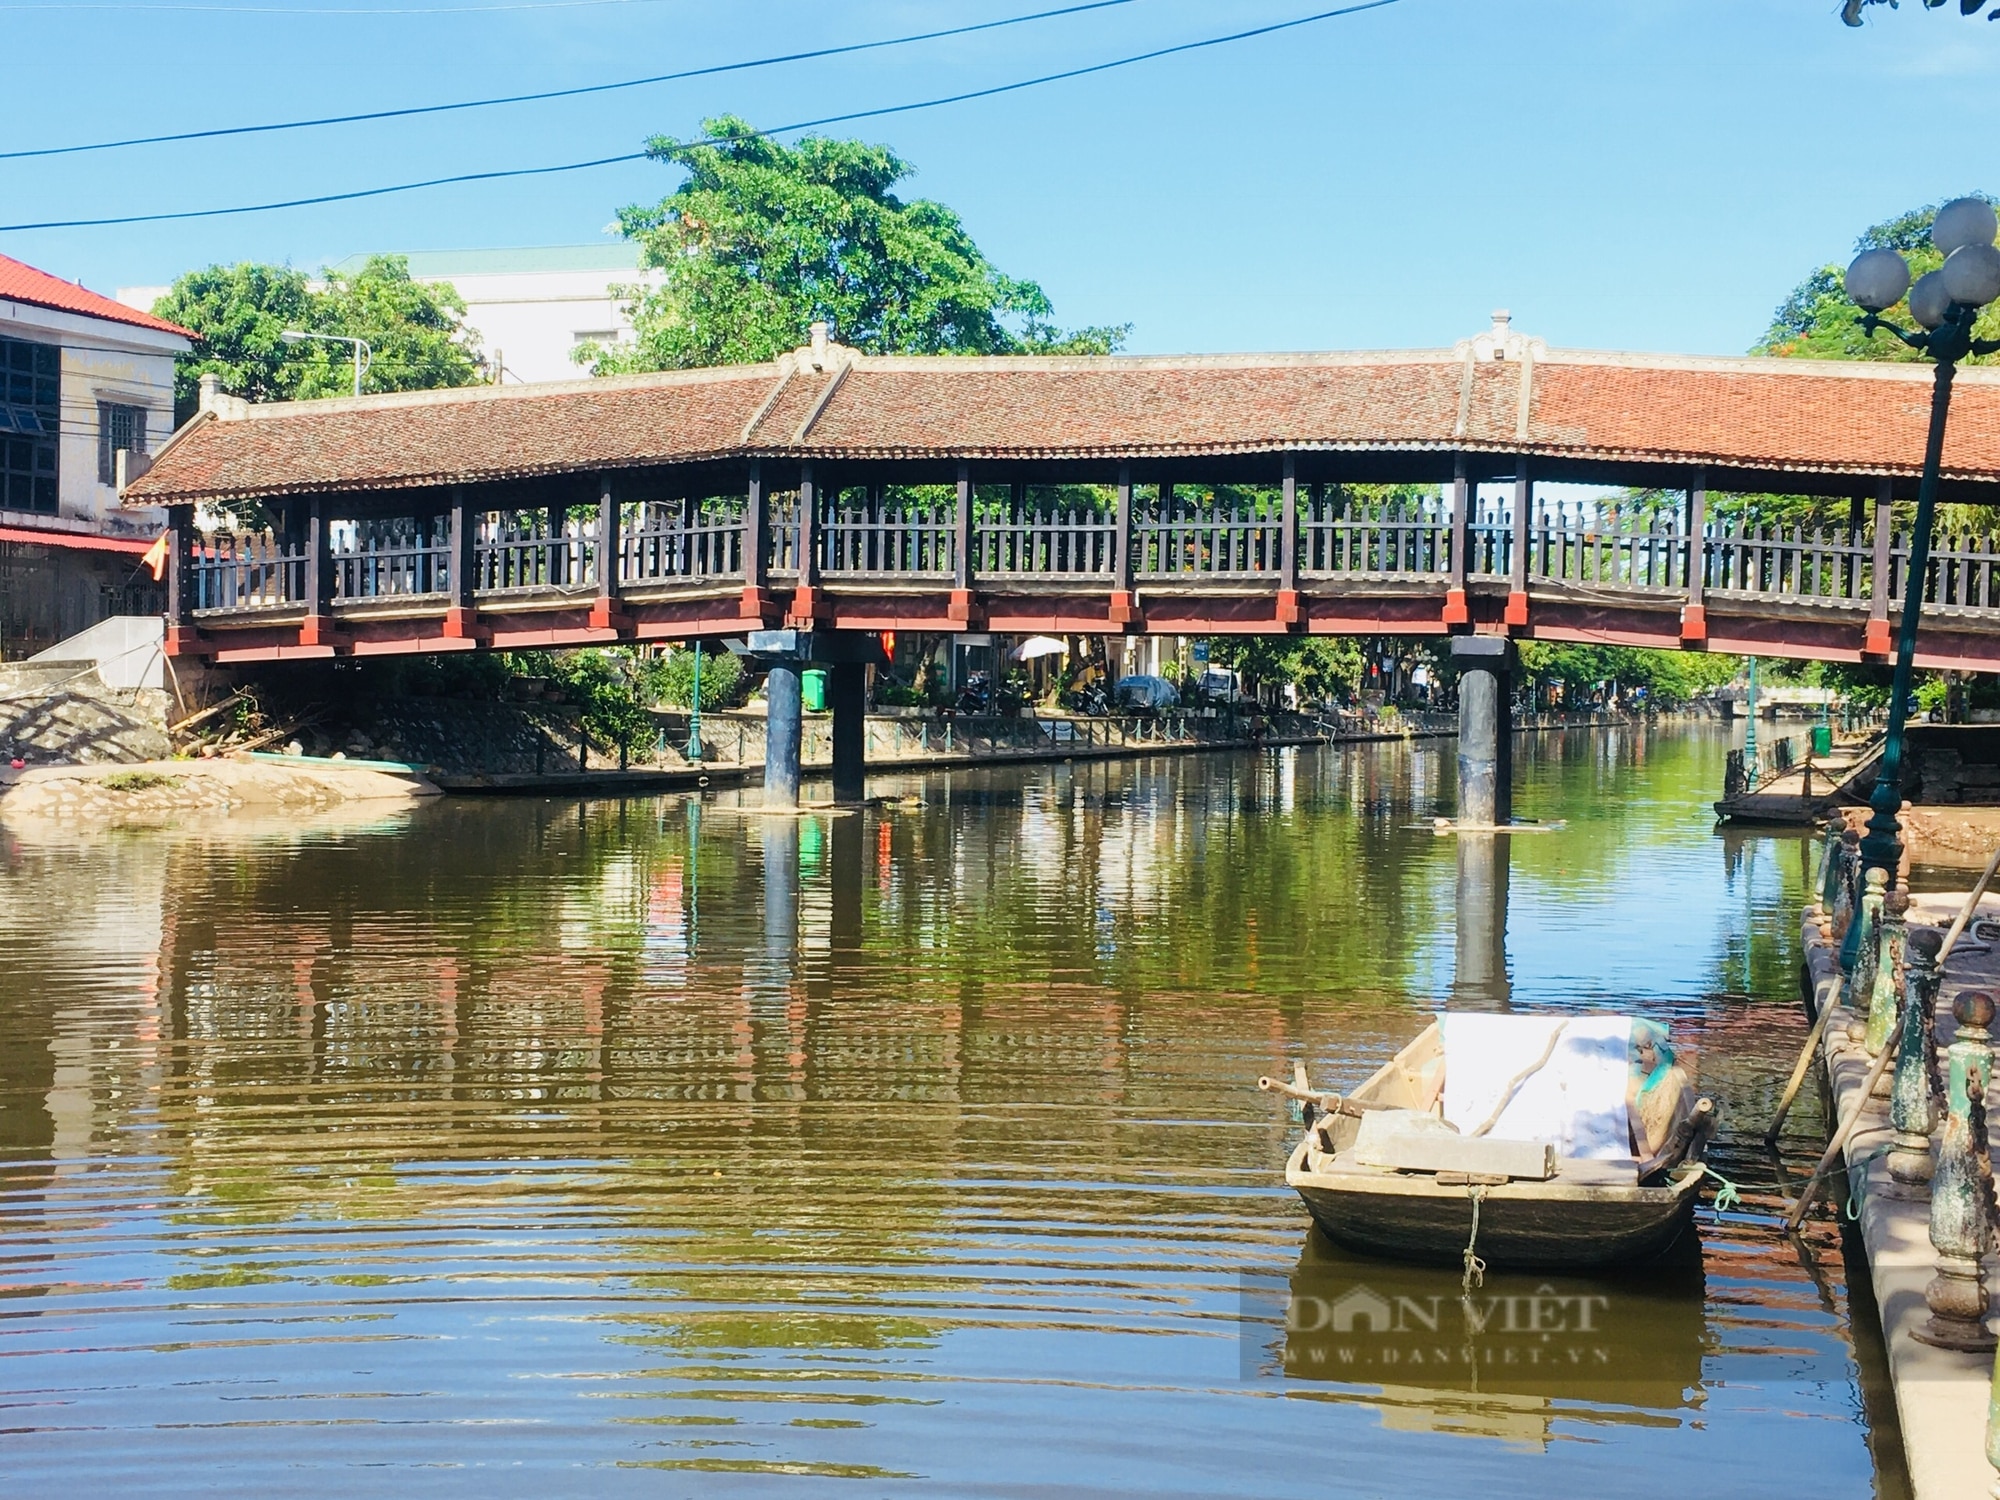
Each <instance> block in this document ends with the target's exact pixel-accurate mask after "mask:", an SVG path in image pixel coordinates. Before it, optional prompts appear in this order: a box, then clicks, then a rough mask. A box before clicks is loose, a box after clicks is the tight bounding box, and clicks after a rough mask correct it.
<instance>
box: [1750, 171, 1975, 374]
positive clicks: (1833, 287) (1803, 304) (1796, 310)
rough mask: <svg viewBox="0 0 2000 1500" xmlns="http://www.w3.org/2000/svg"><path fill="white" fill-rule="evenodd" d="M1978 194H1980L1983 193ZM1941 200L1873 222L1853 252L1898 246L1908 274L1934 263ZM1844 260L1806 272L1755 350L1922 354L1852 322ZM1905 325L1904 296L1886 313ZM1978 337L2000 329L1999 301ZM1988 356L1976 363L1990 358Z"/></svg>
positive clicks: (1882, 356)
mask: <svg viewBox="0 0 2000 1500" xmlns="http://www.w3.org/2000/svg"><path fill="white" fill-rule="evenodd" d="M1976 196H1980V197H1984V196H1986V195H1985V194H1978V195H1976ZM1940 207H1942V204H1938V203H1930V204H1926V205H1925V206H1924V207H1922V208H1913V209H1911V210H1910V211H1909V212H1907V213H1901V214H1898V215H1896V217H1895V218H1893V219H1885V220H1883V221H1882V222H1881V223H1880V224H1871V225H1870V226H1869V227H1868V228H1867V229H1866V230H1864V231H1863V232H1862V234H1861V238H1860V239H1858V240H1856V241H1855V242H1854V251H1855V253H1856V254H1859V253H1860V252H1861V251H1863V250H1884V249H1886V250H1900V251H1901V252H1902V253H1903V258H1904V259H1905V260H1907V261H1908V262H1909V263H1910V274H1911V276H1912V278H1915V277H1918V276H1921V275H1923V274H1924V273H1925V272H1926V271H1934V270H1936V269H1937V268H1938V265H1939V263H1940V261H1941V260H1942V257H1941V256H1940V255H1939V254H1938V253H1937V249H1936V247H1935V246H1933V245H1932V244H1931V223H1932V221H1933V220H1935V219H1936V218H1937V211H1938V209H1939V208H1940ZM1845 271H1846V267H1845V266H1844V265H1825V266H1821V267H1820V268H1819V269H1818V270H1816V271H1814V272H1813V273H1812V274H1811V275H1809V276H1807V277H1806V279H1805V280H1803V281H1801V282H1800V283H1799V284H1798V285H1797V286H1795V287H1793V288H1792V293H1791V295H1790V296H1789V297H1787V298H1786V299H1785V300H1784V301H1783V302H1782V303H1780V304H1779V305H1778V310H1777V312H1775V313H1774V314H1772V317H1771V326H1770V328H1768V329H1767V330H1765V333H1764V337H1763V338H1762V339H1760V340H1759V341H1758V343H1757V347H1756V348H1755V350H1753V351H1752V352H1753V353H1757V354H1777V355H1786V356H1792V357H1797V358H1805V359H1877V360H1914V359H1918V358H1920V357H1921V356H1920V355H1918V354H1917V352H1916V351H1915V350H1914V349H1911V348H1909V347H1908V346H1907V345H1905V344H1904V343H1903V342H1902V341H1901V340H1900V339H1897V338H1895V337H1893V336H1891V335H1889V334H1887V333H1878V334H1876V335H1875V336H1874V337H1873V338H1869V337H1867V336H1866V335H1864V334H1863V333H1862V332H1861V329H1860V328H1859V327H1858V326H1856V324H1855V321H1854V320H1855V318H1856V317H1857V316H1858V315H1859V313H1860V311H1861V310H1860V309H1859V308H1857V307H1856V306H1855V305H1854V302H1853V300H1852V299H1851V298H1850V297H1849V296H1848V295H1847V291H1846V289H1845V288H1844V287H1843V286H1842V285H1841V277H1842V276H1843V274H1844V273H1845ZM1884 316H1886V317H1888V318H1889V319H1891V320H1892V321H1894V322H1898V323H1900V324H1902V325H1903V326H1904V327H1905V328H1912V327H1915V326H1916V325H1915V324H1914V323H1913V322H1912V321H1911V319H1910V309H1909V304H1908V303H1907V301H1905V302H1899V303H1897V304H1896V305H1895V306H1894V307H1892V308H1890V309H1889V310H1888V312H1887V313H1886V314H1885V315H1884ZM1976 327H1977V331H1978V334H1979V336H1980V337H1981V338H1990V337H1992V336H1993V335H1994V334H1995V332H1996V331H2000V304H1996V305H1995V306H1993V307H1988V308H1987V309H1986V310H1985V311H1984V312H1983V313H1981V314H1980V316H1979V322H1978V324H1977V325H1976ZM1991 359H1992V356H1985V357H1984V358H1982V359H1977V360H1974V361H1972V362H1974V363H1988V362H1990V361H1991Z"/></svg>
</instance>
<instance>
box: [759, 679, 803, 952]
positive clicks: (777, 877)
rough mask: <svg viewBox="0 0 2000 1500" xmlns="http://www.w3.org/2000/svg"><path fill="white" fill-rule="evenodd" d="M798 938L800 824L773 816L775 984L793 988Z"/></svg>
mask: <svg viewBox="0 0 2000 1500" xmlns="http://www.w3.org/2000/svg"><path fill="white" fill-rule="evenodd" d="M794 680H795V681H796V680H797V678H796V674H794ZM794 786H795V787H796V783H794ZM798 942H799V824H798V822H797V821H796V820H794V819H791V818H772V819H770V820H769V821H767V822H766V823H765V824H764V963H765V968H766V972H767V973H768V974H769V976H770V979H771V982H772V986H773V987H774V988H780V989H789V988H790V986H791V980H792V968H793V965H792V960H793V958H794V956H795V955H796V953H797V950H798Z"/></svg>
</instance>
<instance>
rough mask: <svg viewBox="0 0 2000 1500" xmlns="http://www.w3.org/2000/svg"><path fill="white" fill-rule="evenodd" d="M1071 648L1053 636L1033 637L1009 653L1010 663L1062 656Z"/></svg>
mask: <svg viewBox="0 0 2000 1500" xmlns="http://www.w3.org/2000/svg"><path fill="white" fill-rule="evenodd" d="M1067 650H1069V647H1067V646H1065V645H1064V644H1063V643H1062V642H1061V641H1059V640H1057V639H1056V638H1055V637H1054V636H1052V635H1031V636H1029V637H1028V638H1027V639H1026V640H1025V641H1023V642H1021V644H1020V645H1018V646H1016V647H1015V648H1014V649H1013V650H1012V651H1009V652H1008V653H1007V659H1008V660H1009V661H1033V660H1035V659H1036V658H1037V657H1041V656H1061V655H1062V654H1063V653H1064V652H1065V651H1067Z"/></svg>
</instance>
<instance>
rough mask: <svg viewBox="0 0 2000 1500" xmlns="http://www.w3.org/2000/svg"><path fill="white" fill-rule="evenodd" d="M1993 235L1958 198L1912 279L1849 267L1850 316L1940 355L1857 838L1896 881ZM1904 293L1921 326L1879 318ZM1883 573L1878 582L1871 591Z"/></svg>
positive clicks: (1884, 263)
mask: <svg viewBox="0 0 2000 1500" xmlns="http://www.w3.org/2000/svg"><path fill="white" fill-rule="evenodd" d="M1996 233H2000V220H1996V219H1995V217H1994V213H1993V206H1992V205H1991V204H1990V203H1988V202H1987V201H1986V200H1985V199H1983V198H1957V199H1954V200H1952V201H1951V202H1950V203H1947V204H1946V205H1945V206H1944V207H1943V208H1941V209H1939V210H1938V212H1937V218H1936V220H1935V222H1933V224H1932V225H1931V243H1932V244H1934V245H1936V246H1937V248H1938V249H1939V250H1941V251H1943V252H1944V264H1943V265H1942V266H1940V267H1939V268H1938V269H1937V270H1935V271H1931V272H1927V273H1926V274H1925V275H1923V276H1920V277H1918V278H1917V281H1916V284H1915V285H1914V286H1912V285H1911V283H1910V267H1909V264H1908V262H1906V261H1905V260H1904V259H1903V257H1902V256H1901V255H1900V254H1898V253H1897V252H1896V251H1894V250H1887V249H1883V250H1864V251H1863V252H1862V253H1861V254H1860V255H1857V256H1856V257H1855V258H1854V264H1852V265H1851V266H1849V267H1848V268H1847V278H1846V286H1847V295H1848V296H1850V297H1852V298H1853V299H1854V301H1855V302H1856V303H1857V304H1858V305H1859V306H1860V307H1861V309H1862V313H1861V316H1860V317H1859V318H1857V319H1856V320H1855V321H1856V322H1857V323H1859V324H1860V325H1861V328H1862V331H1863V332H1865V333H1867V334H1869V335H1870V336H1873V335H1874V333H1875V332H1876V330H1878V329H1887V330H1888V331H1889V332H1890V333H1892V334H1894V335H1895V336H1896V337H1897V338H1899V339H1901V340H1902V341H1903V342H1904V343H1905V344H1908V345H1909V346H1910V347H1911V348H1912V349H1915V350H1916V351H1917V352H1919V353H1920V354H1927V355H1929V356H1930V357H1931V358H1932V359H1933V360H1935V361H1936V362H1937V370H1936V374H1935V377H1934V380H1933V383H1932V386H1931V425H1930V435H1929V438H1928V439H1927V440H1926V442H1925V444H1924V473H1923V479H1922V480H1921V481H1920V482H1919V484H1918V486H1917V519H1916V526H1915V529H1914V530H1913V532H1912V534H1911V537H1910V558H1909V566H1908V568H1907V569H1906V570H1905V572H1904V575H1903V620H1902V628H1901V631H1900V632H1899V633H1898V635H1897V637H1896V673H1895V678H1894V681H1893V683H1892V685H1891V687H1890V689H1889V728H1888V732H1887V734H1886V735H1885V737H1884V739H1883V742H1882V768H1881V771H1880V773H1879V774H1878V775H1877V776H1876V779H1875V790H1874V793H1873V794H1872V795H1871V796H1870V797H1869V799H1868V805H1869V806H1870V807H1871V808H1872V809H1874V811H1873V815H1872V816H1871V817H1870V818H1869V819H1868V834H1867V837H1865V838H1864V839H1862V841H1861V859H1862V865H1863V868H1864V869H1878V868H1879V869H1881V870H1884V871H1886V872H1887V873H1888V876H1889V881H1890V884H1891V885H1893V884H1894V883H1895V880H1896V870H1897V866H1898V865H1899V864H1900V863H1901V861H1902V854H1903V843H1902V832H1903V829H1902V824H1901V823H1900V822H1899V821H1898V819H1897V816H1896V815H1897V813H1899V812H1900V811H1901V810H1902V806H1903V728H1904V724H1905V722H1906V721H1907V720H1908V718H1909V700H1910V676H1911V670H1912V667H1913V664H1914V662H1915V659H1916V652H1917V620H1918V617H1919V616H1920V615H1921V614H1922V612H1923V598H1924V579H1925V575H1926V574H1927V572H1928V571H1929V568H1930V552H1931V526H1932V521H1933V518H1934V514H1935V512H1936V509H1937V490H1938V465H1939V462H1940V460H1941V459H1942V457H1943V454H1944V426H1945V419H1946V418H1947V417H1948V416H1949V415H1950V412H1951V381H1952V377H1953V376H1954V375H1955V374H1956V373H1957V372H1958V362H1959V361H1960V360H1962V359H1964V358H1965V357H1966V356H1968V355H1972V354H1992V353H1994V352H1996V351H2000V339H1976V338H1974V337H1973V336H1972V323H1973V320H1974V319H1975V318H1976V317H1978V315H1979V309H1980V308H1982V307H1984V306H1985V305H1986V304H1987V303H1989V302H1991V301H1993V299H1994V298H1996V297H2000V249H1995V248H1994V244H1993V240H1994V236H1995V234H1996ZM1905 292H1908V293H1909V297H1910V316H1911V317H1912V318H1913V319H1914V320H1915V321H1916V322H1917V323H1918V324H1919V325H1920V327H1921V330H1922V331H1920V332H1912V331H1910V330H1909V329H1905V328H1898V327H1897V326H1896V325H1895V324H1893V323H1890V322H1887V321H1885V320H1884V319H1883V317H1882V313H1883V311H1884V310H1885V309H1887V308H1890V307H1893V306H1895V305H1896V303H1897V302H1898V301H1899V300H1901V298H1902V296H1903V294H1904V293H1905ZM1886 584H1887V580H1886V579H1877V580H1876V584H1875V586H1876V587H1877V588H1882V587H1885V586H1886Z"/></svg>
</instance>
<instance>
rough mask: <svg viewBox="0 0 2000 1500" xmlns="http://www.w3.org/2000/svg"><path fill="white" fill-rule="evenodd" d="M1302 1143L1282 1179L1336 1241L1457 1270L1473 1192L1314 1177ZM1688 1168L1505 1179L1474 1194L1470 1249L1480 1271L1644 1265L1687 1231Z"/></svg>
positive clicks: (1430, 1184)
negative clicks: (1607, 1182) (1622, 1183)
mask: <svg viewBox="0 0 2000 1500" xmlns="http://www.w3.org/2000/svg"><path fill="white" fill-rule="evenodd" d="M1304 1158H1305V1148H1304V1146H1303V1144H1301V1146H1300V1148H1299V1150H1298V1151H1297V1152H1296V1153H1295V1154H1294V1156H1293V1159H1292V1162H1291V1164H1290V1166H1289V1167H1288V1169H1287V1170H1286V1173H1285V1180H1286V1181H1287V1182H1289V1183H1291V1185H1292V1186H1293V1188H1294V1189H1296V1190H1297V1192H1298V1195H1299V1197H1300V1198H1302V1199H1303V1200H1305V1205H1306V1209H1307V1211H1308V1212H1310V1213H1311V1214H1312V1217H1313V1222H1314V1223H1316V1224H1318V1225H1319V1227H1320V1229H1321V1230H1322V1231H1323V1232H1324V1233H1325V1234H1326V1236H1327V1238H1329V1239H1331V1240H1332V1241H1333V1242H1334V1243H1335V1244H1338V1245H1341V1246H1343V1247H1344V1248H1346V1249H1349V1250H1353V1251H1356V1252H1358V1253H1360V1254H1363V1255H1373V1256H1378V1257H1386V1258H1393V1259H1398V1260H1418V1261H1426V1262H1434V1263H1440V1264H1450V1265H1455V1264H1457V1263H1458V1262H1459V1261H1460V1259H1461V1258H1462V1257H1463V1255H1464V1253H1465V1249H1466V1242H1467V1239H1468V1238H1469V1237H1470V1236H1471V1232H1472V1191H1471V1190H1469V1189H1467V1188H1464V1187H1446V1186H1440V1185H1439V1184H1438V1182H1437V1180H1436V1179H1435V1178H1433V1177H1423V1176H1414V1175H1409V1174H1400V1173H1358V1172H1357V1173H1345V1172H1343V1173H1314V1172H1309V1171H1307V1170H1305V1162H1304ZM1701 1175H1702V1174H1701V1170H1700V1169H1699V1168H1698V1167H1695V1168H1689V1169H1686V1170H1684V1171H1683V1173H1681V1174H1680V1175H1679V1176H1677V1177H1676V1179H1675V1181H1674V1182H1673V1184H1672V1185H1670V1186H1665V1187H1638V1186H1632V1187H1602V1186H1595V1185H1576V1186H1568V1185H1565V1184H1563V1183H1562V1182H1561V1181H1560V1179H1558V1180H1556V1181H1553V1182H1547V1183H1539V1182H1536V1183H1528V1182H1511V1183H1508V1184H1506V1185H1504V1186H1495V1187H1488V1188H1482V1189H1479V1190H1478V1192H1479V1235H1478V1241H1477V1243H1476V1245H1475V1246H1474V1249H1475V1251H1476V1253H1477V1254H1478V1256H1479V1258H1480V1259H1481V1260H1483V1261H1485V1262H1486V1263H1487V1264H1488V1265H1489V1266H1493V1267H1496V1268H1499V1267H1510V1268H1518V1269H1522V1270H1542V1269H1561V1268H1565V1267H1573V1268H1583V1267H1597V1266H1609V1265H1621V1264H1633V1263H1636V1262H1641V1261H1647V1260H1651V1259H1654V1258H1656V1257H1658V1256H1659V1255H1662V1254H1664V1253H1665V1252H1666V1251H1667V1250H1668V1249H1669V1248H1670V1247H1671V1246H1672V1245H1673V1244H1674V1242H1675V1241H1676V1240H1678V1239H1679V1238H1680V1237H1681V1235H1682V1234H1684V1233H1686V1232H1687V1231H1688V1228H1689V1226H1690V1224H1691V1223H1692V1221H1693V1217H1694V1204H1695V1199H1696V1196H1697V1194H1698V1191H1699V1189H1700V1186H1701Z"/></svg>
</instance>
